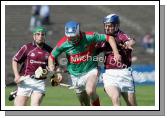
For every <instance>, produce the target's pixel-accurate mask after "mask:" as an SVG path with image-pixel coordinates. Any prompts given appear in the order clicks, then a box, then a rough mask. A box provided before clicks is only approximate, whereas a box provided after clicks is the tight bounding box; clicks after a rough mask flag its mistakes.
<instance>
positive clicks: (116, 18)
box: [103, 14, 120, 33]
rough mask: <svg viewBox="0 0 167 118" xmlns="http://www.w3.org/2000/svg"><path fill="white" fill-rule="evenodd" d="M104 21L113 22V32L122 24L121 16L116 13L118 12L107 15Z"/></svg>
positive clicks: (105, 22)
mask: <svg viewBox="0 0 167 118" xmlns="http://www.w3.org/2000/svg"><path fill="white" fill-rule="evenodd" d="M103 23H104V25H106V24H112V25H113V27H114V32H113V33H115V32H117V31H118V29H119V25H120V20H119V16H118V15H116V14H110V15H107V16H106V17H104V19H103Z"/></svg>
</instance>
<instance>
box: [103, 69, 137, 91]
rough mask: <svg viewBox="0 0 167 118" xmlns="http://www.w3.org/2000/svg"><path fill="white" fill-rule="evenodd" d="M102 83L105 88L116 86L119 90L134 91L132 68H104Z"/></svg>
mask: <svg viewBox="0 0 167 118" xmlns="http://www.w3.org/2000/svg"><path fill="white" fill-rule="evenodd" d="M103 83H104V87H105V88H106V87H109V86H117V87H118V88H119V89H120V91H121V92H128V93H134V92H135V85H134V79H133V77H132V68H126V69H106V71H105V73H103Z"/></svg>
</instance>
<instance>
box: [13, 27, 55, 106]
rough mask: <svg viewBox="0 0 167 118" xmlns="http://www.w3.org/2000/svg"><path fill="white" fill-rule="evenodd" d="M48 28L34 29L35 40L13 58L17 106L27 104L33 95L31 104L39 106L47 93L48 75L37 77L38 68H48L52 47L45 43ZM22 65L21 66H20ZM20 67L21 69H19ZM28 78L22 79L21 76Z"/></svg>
mask: <svg viewBox="0 0 167 118" xmlns="http://www.w3.org/2000/svg"><path fill="white" fill-rule="evenodd" d="M45 40H46V29H45V28H44V27H37V28H35V29H34V31H33V42H32V43H27V44H25V45H23V46H22V47H21V48H20V49H19V51H18V52H17V53H16V54H15V55H14V57H13V59H12V68H13V73H14V76H15V79H14V81H15V82H16V84H17V86H18V87H17V96H16V97H15V100H14V105H15V106H26V105H27V101H28V98H29V97H31V103H30V104H31V105H32V106H39V105H40V103H41V101H42V98H43V96H44V94H45V79H46V77H42V76H39V77H35V76H34V75H35V72H36V70H37V69H38V68H39V67H41V68H42V69H46V66H47V60H48V56H49V53H50V52H51V51H52V48H51V47H50V46H48V45H47V44H45ZM20 66H21V67H20ZM19 67H20V70H19ZM23 77H24V78H26V79H24V80H22V79H21V78H23Z"/></svg>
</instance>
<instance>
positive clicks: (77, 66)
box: [51, 32, 109, 76]
mask: <svg viewBox="0 0 167 118" xmlns="http://www.w3.org/2000/svg"><path fill="white" fill-rule="evenodd" d="M108 39H109V36H107V35H105V34H99V33H95V32H81V33H80V42H79V43H78V44H77V45H74V44H71V43H70V42H68V41H67V37H66V36H64V37H63V38H62V39H61V40H60V41H59V42H58V43H57V45H56V47H55V48H54V49H53V51H52V53H51V57H52V58H54V59H55V58H56V59H57V57H58V56H59V55H60V54H61V53H62V52H65V53H66V57H67V59H68V63H67V68H68V71H69V72H70V74H72V75H74V76H77V75H82V74H85V73H87V72H88V71H90V70H92V69H93V68H96V67H97V60H96V61H94V58H96V56H97V53H96V48H95V45H96V43H97V42H101V41H106V40H108Z"/></svg>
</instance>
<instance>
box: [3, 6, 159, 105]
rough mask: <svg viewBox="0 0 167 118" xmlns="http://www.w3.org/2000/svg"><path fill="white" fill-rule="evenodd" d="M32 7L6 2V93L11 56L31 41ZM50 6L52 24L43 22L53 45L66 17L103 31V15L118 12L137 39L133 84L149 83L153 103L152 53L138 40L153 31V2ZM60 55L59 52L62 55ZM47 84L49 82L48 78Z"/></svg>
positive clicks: (83, 27) (123, 25) (10, 77)
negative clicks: (145, 3)
mask: <svg viewBox="0 0 167 118" xmlns="http://www.w3.org/2000/svg"><path fill="white" fill-rule="evenodd" d="M31 9H32V6H31V5H6V6H5V65H6V66H5V78H4V79H5V83H6V86H7V88H9V89H8V90H7V91H6V92H7V94H9V91H10V90H11V88H10V86H12V85H15V84H14V82H13V80H14V76H13V72H12V66H11V59H12V57H13V55H14V54H15V53H16V52H17V51H18V49H19V48H20V47H21V46H22V45H23V44H25V43H27V42H31V41H32V33H31V32H30V31H29V24H30V17H31ZM50 9H51V16H50V21H51V24H50V25H47V26H46V27H47V29H48V35H47V41H46V42H47V43H48V44H49V45H51V46H52V47H54V46H55V45H56V43H57V41H58V40H59V39H60V38H61V37H62V36H63V35H64V24H65V23H66V22H67V21H69V20H76V21H78V22H80V23H81V30H83V31H97V32H99V33H104V30H103V17H104V16H106V15H108V14H110V13H116V14H118V15H119V16H120V21H121V26H120V27H121V29H122V30H123V31H125V32H126V33H128V34H129V35H130V36H132V37H135V39H136V45H135V47H134V49H135V50H134V52H133V56H134V62H133V68H134V76H135V81H136V84H137V85H138V84H139V86H141V85H143V84H144V85H145V84H146V83H147V84H146V85H145V86H150V85H152V87H153V88H152V89H151V90H152V92H151V93H152V94H153V95H152V102H151V103H150V104H149V105H154V79H155V77H154V73H155V72H154V71H155V66H154V63H155V54H154V53H147V52H146V50H145V49H144V48H143V46H142V44H141V39H142V38H143V36H144V35H145V34H146V33H148V32H149V33H152V34H153V35H154V33H155V32H154V30H155V8H154V6H153V5H119V6H118V5H105V6H101V5H75V6H73V5H69V6H66V5H54V6H50ZM157 40H158V39H157ZM63 56H64V55H63V54H62V55H61V57H63ZM47 85H48V86H50V84H49V82H48V83H47ZM12 88H13V87H12ZM143 90H144V89H143ZM141 93H142V91H141ZM6 97H7V96H6ZM8 105H9V104H8ZM146 105H147V104H146Z"/></svg>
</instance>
